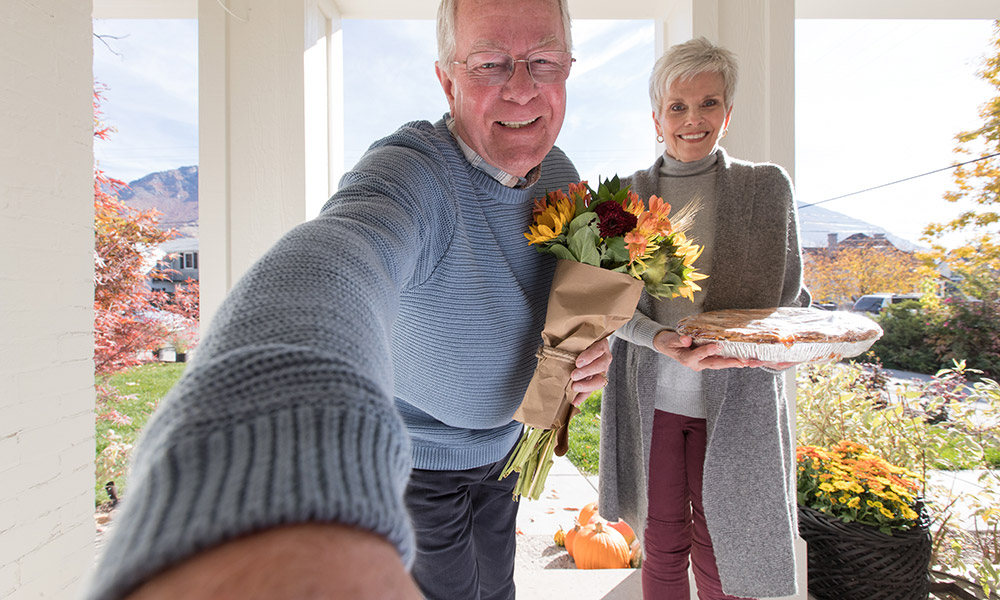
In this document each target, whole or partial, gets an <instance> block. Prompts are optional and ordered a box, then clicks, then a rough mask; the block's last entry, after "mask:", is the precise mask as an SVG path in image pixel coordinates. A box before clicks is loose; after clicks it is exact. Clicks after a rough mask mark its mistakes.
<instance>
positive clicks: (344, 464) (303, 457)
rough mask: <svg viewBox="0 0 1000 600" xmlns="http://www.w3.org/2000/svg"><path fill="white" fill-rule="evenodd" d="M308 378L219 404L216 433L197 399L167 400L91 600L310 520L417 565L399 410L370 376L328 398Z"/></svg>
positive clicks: (346, 381) (344, 383) (344, 382)
mask: <svg viewBox="0 0 1000 600" xmlns="http://www.w3.org/2000/svg"><path fill="white" fill-rule="evenodd" d="M306 378H307V379H309V377H306ZM304 383H305V385H301V386H298V385H295V384H293V385H291V386H290V387H291V388H298V389H291V390H290V389H289V388H288V387H285V388H284V389H283V390H282V391H281V392H280V393H277V394H275V397H274V400H273V401H271V402H268V403H267V404H268V406H266V407H264V408H263V409H261V410H256V411H252V412H250V411H240V410H235V411H233V412H232V414H228V415H222V414H220V413H223V412H228V411H217V412H216V413H215V414H214V417H215V419H214V421H213V422H215V423H217V424H218V426H217V427H213V428H212V430H211V431H208V430H200V429H204V428H203V427H199V426H198V421H199V418H198V417H197V416H192V415H191V414H190V413H191V412H194V411H193V410H191V409H193V407H192V406H191V405H188V406H187V409H188V410H184V409H183V408H181V409H178V408H177V407H169V408H168V409H167V410H166V411H165V412H166V414H165V415H164V418H167V419H170V420H171V421H173V422H170V423H168V424H166V425H163V424H160V425H161V426H160V427H159V428H158V429H157V430H156V431H157V435H156V436H155V437H153V438H152V439H149V440H143V445H145V446H146V447H145V448H141V450H142V454H141V456H137V457H136V464H135V466H134V471H135V472H134V473H133V475H132V480H131V481H130V485H129V492H131V493H129V494H127V496H126V498H125V500H124V501H123V506H122V509H121V514H120V515H118V516H117V518H116V519H115V523H114V525H113V531H112V535H111V537H110V539H108V540H107V542H106V545H107V548H106V554H105V556H104V557H103V565H102V566H101V568H100V569H99V570H98V572H99V574H100V576H99V578H98V580H95V581H92V582H90V585H89V589H88V593H87V597H88V598H94V599H98V598H100V599H101V600H108V599H117V598H120V597H122V596H123V595H125V594H127V593H128V592H130V591H132V590H133V589H134V588H135V587H136V586H137V585H139V584H141V583H142V582H144V581H145V580H146V579H148V578H149V577H151V576H152V575H153V574H155V573H157V572H159V571H161V570H163V569H165V568H168V567H170V566H172V565H173V564H176V563H178V562H180V561H182V560H184V559H185V558H187V557H189V556H191V555H193V554H195V553H197V552H199V551H201V550H204V549H206V548H209V547H212V546H215V545H218V544H220V543H223V542H225V541H228V540H231V539H234V538H236V537H239V536H241V535H246V534H249V533H252V532H255V531H259V530H262V529H265V528H270V527H275V526H280V525H288V524H294V523H302V522H337V523H341V524H345V525H356V526H358V527H360V528H362V529H366V530H369V531H372V532H374V533H376V534H379V535H382V536H384V537H385V538H386V539H388V540H389V541H390V542H391V543H392V544H394V545H395V546H396V547H397V549H398V550H399V552H400V555H401V556H402V559H403V561H404V563H405V564H406V565H407V566H409V565H410V564H412V561H413V556H414V541H413V534H412V531H411V528H410V525H409V523H408V520H407V517H406V514H407V513H406V509H405V506H404V504H403V491H404V489H405V485H406V481H407V478H408V476H409V471H410V450H409V444H408V441H407V440H408V438H407V435H406V432H405V430H404V429H403V427H402V424H401V422H400V420H399V418H398V416H397V415H396V414H395V412H394V411H393V409H392V407H391V405H389V404H388V403H376V402H374V401H370V400H367V399H370V398H372V397H373V396H372V394H373V390H372V389H371V388H370V387H368V386H366V385H365V384H364V382H363V381H359V380H354V381H351V380H350V378H343V379H341V381H339V382H337V384H336V388H337V389H336V390H331V389H326V390H322V392H323V393H321V394H320V393H317V392H320V390H317V389H316V386H315V385H313V384H315V383H316V380H315V379H314V380H313V381H312V382H304ZM352 388H353V389H352ZM331 394H332V395H333V396H332V397H333V398H340V401H330V398H331ZM323 396H325V399H323V400H321V399H320V398H321V397H323ZM345 399H346V400H345ZM231 400H232V401H233V402H236V401H237V399H236V398H233V399H231ZM171 409H174V410H171ZM177 413H181V414H177ZM202 416H204V415H202ZM226 417H228V418H226ZM244 417H245V418H244Z"/></svg>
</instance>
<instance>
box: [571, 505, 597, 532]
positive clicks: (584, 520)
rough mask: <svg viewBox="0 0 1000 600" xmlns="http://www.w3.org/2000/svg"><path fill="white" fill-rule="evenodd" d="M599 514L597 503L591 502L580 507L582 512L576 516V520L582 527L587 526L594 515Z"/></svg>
mask: <svg viewBox="0 0 1000 600" xmlns="http://www.w3.org/2000/svg"><path fill="white" fill-rule="evenodd" d="M596 516H597V503H596V502H591V503H590V504H587V505H585V506H584V507H583V508H581V509H580V514H579V516H577V518H576V522H577V523H579V524H580V526H581V527H586V526H587V525H589V524H590V521H591V519H592V518H593V517H596Z"/></svg>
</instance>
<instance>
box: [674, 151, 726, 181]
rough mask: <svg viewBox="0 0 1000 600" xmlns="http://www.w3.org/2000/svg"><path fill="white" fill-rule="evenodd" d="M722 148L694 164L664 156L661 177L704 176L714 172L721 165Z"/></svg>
mask: <svg viewBox="0 0 1000 600" xmlns="http://www.w3.org/2000/svg"><path fill="white" fill-rule="evenodd" d="M720 151H721V148H718V147H716V149H715V150H714V151H713V152H712V153H711V154H709V155H708V156H706V157H705V158H702V159H700V160H696V161H693V162H681V161H679V160H677V159H676V158H673V157H671V156H668V155H667V154H666V153H664V154H663V163H662V164H661V165H660V173H659V174H660V175H661V176H666V177H692V176H694V175H703V174H705V173H708V172H709V171H711V170H713V169H714V168H715V166H716V164H718V163H719V154H720Z"/></svg>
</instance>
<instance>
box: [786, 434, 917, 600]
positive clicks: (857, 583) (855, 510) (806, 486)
mask: <svg viewBox="0 0 1000 600" xmlns="http://www.w3.org/2000/svg"><path fill="white" fill-rule="evenodd" d="M796 454H797V462H798V478H797V479H798V504H799V534H800V535H801V536H802V539H804V540H805V541H806V543H807V544H808V546H809V550H808V557H809V559H808V560H809V565H808V571H809V593H810V594H811V595H813V596H815V597H816V598H817V599H819V600H834V599H836V600H853V599H857V600H870V599H872V598H884V599H894V598H898V599H900V600H904V599H905V600H915V599H920V598H927V597H928V594H929V591H930V572H929V566H930V559H931V535H930V531H929V525H930V520H929V518H928V516H927V512H926V510H925V509H924V507H923V503H922V502H921V500H920V498H919V496H918V492H919V490H920V478H919V476H918V475H917V474H915V473H913V472H911V471H908V470H906V469H903V468H901V467H898V466H896V465H893V464H890V463H889V462H887V461H885V460H884V459H882V458H881V457H879V456H876V455H875V454H873V453H872V452H871V451H869V449H868V448H866V447H865V446H863V445H861V444H857V443H854V442H851V441H846V440H845V441H842V442H840V443H838V444H837V445H835V446H833V447H832V448H830V449H823V448H818V447H815V446H801V447H799V448H798V451H797V453H796Z"/></svg>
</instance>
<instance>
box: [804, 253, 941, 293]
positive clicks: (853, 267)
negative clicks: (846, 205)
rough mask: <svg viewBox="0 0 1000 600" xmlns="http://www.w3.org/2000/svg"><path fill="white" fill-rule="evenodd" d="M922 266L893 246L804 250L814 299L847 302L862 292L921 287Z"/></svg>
mask: <svg viewBox="0 0 1000 600" xmlns="http://www.w3.org/2000/svg"><path fill="white" fill-rule="evenodd" d="M921 267H922V263H921V261H920V260H918V259H917V258H916V257H915V256H914V255H913V254H911V253H909V252H903V251H902V250H899V249H898V248H895V247H893V246H864V245H861V246H848V247H844V248H836V249H831V250H828V251H818V252H812V253H809V254H807V255H806V257H805V265H804V277H805V282H806V286H807V287H808V288H809V291H810V292H811V293H812V295H813V300H814V301H816V302H834V303H836V304H837V305H839V306H847V305H850V304H853V303H854V301H855V300H857V299H858V298H860V297H861V296H863V295H865V294H877V293H882V292H889V293H897V294H904V293H911V292H919V291H921V289H920V288H921V282H922V281H923V279H924V274H923V270H922V268H921Z"/></svg>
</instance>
